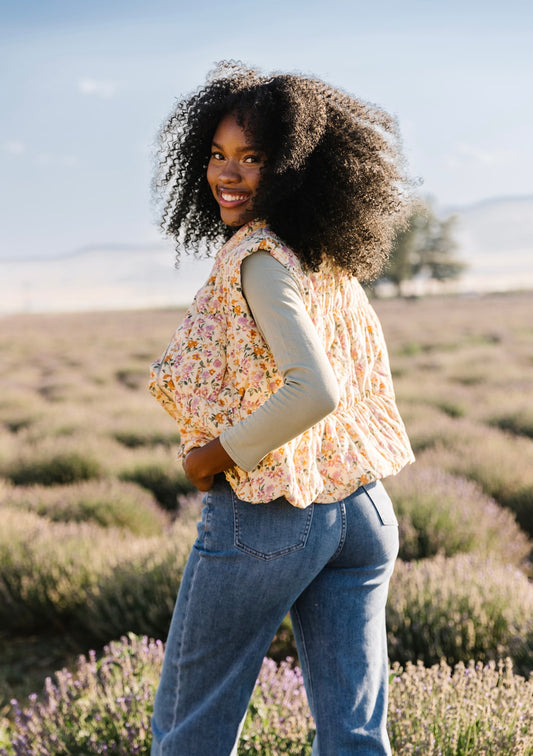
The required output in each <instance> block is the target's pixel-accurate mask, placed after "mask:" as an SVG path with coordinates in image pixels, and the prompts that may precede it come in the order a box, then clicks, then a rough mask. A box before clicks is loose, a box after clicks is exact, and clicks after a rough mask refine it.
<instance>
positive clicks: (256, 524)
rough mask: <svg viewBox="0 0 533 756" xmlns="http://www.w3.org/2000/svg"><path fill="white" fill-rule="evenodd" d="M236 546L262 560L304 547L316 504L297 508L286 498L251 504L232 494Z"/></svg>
mask: <svg viewBox="0 0 533 756" xmlns="http://www.w3.org/2000/svg"><path fill="white" fill-rule="evenodd" d="M233 518H234V536H235V546H236V547H237V548H238V549H240V550H241V551H245V552H247V553H248V554H252V555H253V556H256V557H259V558H260V559H267V560H268V559H275V558H276V557H280V556H284V555H285V554H290V553H291V552H293V551H298V550H299V549H303V548H304V546H305V544H306V542H307V538H308V535H309V530H310V528H311V521H312V519H313V505H312V504H311V506H309V507H307V509H298V508H297V507H294V506H292V504H289V502H288V501H287V500H286V499H284V498H280V499H275V500H274V501H270V502H268V503H267V504H250V503H249V502H246V501H241V499H238V498H237V497H236V496H235V495H234V496H233Z"/></svg>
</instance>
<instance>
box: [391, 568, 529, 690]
mask: <svg viewBox="0 0 533 756" xmlns="http://www.w3.org/2000/svg"><path fill="white" fill-rule="evenodd" d="M387 624H388V632H389V655H390V658H391V659H392V660H395V661H399V662H402V663H405V662H407V661H411V662H416V661H417V660H419V659H421V660H422V661H423V662H424V663H425V664H428V665H429V664H434V663H436V662H438V661H439V660H440V659H441V658H444V659H445V660H446V661H447V662H448V663H450V664H454V663H456V662H460V661H462V662H465V663H467V662H468V661H469V660H470V659H472V658H474V659H478V660H480V661H483V662H485V661H488V660H491V659H495V658H498V657H502V656H509V657H510V658H511V659H512V660H513V663H514V666H515V668H517V670H518V671H519V672H521V673H523V674H526V675H527V674H529V671H530V670H531V669H533V585H532V584H531V582H529V581H528V579H527V577H526V576H525V575H524V574H523V573H522V572H520V571H519V570H517V569H516V568H514V567H511V566H509V565H502V564H501V563H499V562H496V561H490V560H485V559H482V558H479V557H475V556H473V555H465V554H458V555H456V556H455V557H449V558H445V557H442V556H437V557H435V558H433V559H424V560H422V561H420V562H401V561H399V562H398V563H397V565H396V569H395V572H394V574H393V577H392V580H391V587H390V592H389V601H388V605H387Z"/></svg>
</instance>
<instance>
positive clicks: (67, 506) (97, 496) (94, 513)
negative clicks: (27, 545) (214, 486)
mask: <svg viewBox="0 0 533 756" xmlns="http://www.w3.org/2000/svg"><path fill="white" fill-rule="evenodd" d="M2 501H3V503H4V504H7V505H9V506H11V507H13V508H17V509H18V510H19V511H20V510H23V511H28V512H35V513H36V514H38V515H41V516H45V517H47V518H48V519H49V520H51V521H52V522H93V523H96V524H97V525H101V526H103V527H121V528H126V529H127V530H129V531H130V532H131V533H135V534H136V535H144V536H151V535H160V534H161V533H162V532H163V528H164V527H165V526H166V525H168V517H167V516H166V515H165V513H164V512H163V511H162V510H161V508H160V507H159V506H158V505H157V503H156V501H155V499H154V497H153V496H152V495H151V494H150V493H149V492H148V491H146V490H145V489H143V488H141V487H140V486H136V485H135V484H133V483H122V482H120V481H117V480H93V481H85V482H83V483H74V484H71V485H67V486H12V487H11V488H10V489H9V490H7V489H6V491H5V492H4V494H3V497H2Z"/></svg>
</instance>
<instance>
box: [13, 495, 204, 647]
mask: <svg viewBox="0 0 533 756" xmlns="http://www.w3.org/2000/svg"><path fill="white" fill-rule="evenodd" d="M1 515H2V525H3V527H2V529H1V532H0V626H1V627H2V629H3V630H4V631H5V632H7V633H27V634H29V633H35V632H50V631H53V630H55V631H65V630H68V631H69V632H73V633H76V634H78V635H79V636H80V637H84V638H86V639H87V640H90V641H92V642H103V641H105V640H106V639H107V638H109V637H110V636H112V635H113V634H116V635H119V634H120V633H123V632H126V631H128V630H131V629H139V632H145V631H147V630H149V631H150V632H154V633H155V632H156V631H157V633H158V634H161V635H164V634H165V633H166V630H167V628H168V624H169V621H170V615H171V612H172V607H173V604H174V601H175V598H176V592H177V588H178V585H179V581H180V577H181V572H182V570H183V566H184V564H185V560H186V557H187V553H188V550H189V548H190V545H191V543H192V541H193V540H194V524H193V517H192V516H190V517H184V518H182V519H180V521H178V522H176V523H175V524H174V525H173V526H172V528H171V529H170V530H169V531H168V532H167V533H166V534H165V535H164V536H160V537H151V538H141V537H135V536H133V535H131V534H127V532H126V531H124V530H117V529H112V528H101V527H98V526H96V525H91V524H87V523H81V524H79V523H50V522H49V521H47V520H46V519H45V518H42V517H39V516H38V515H36V514H34V513H30V512H17V511H15V510H13V509H11V508H10V507H3V508H2V510H1Z"/></svg>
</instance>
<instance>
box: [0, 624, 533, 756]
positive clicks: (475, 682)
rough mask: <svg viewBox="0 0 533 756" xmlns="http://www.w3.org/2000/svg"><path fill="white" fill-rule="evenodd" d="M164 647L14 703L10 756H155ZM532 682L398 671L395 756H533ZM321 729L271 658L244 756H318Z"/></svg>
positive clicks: (477, 673)
mask: <svg viewBox="0 0 533 756" xmlns="http://www.w3.org/2000/svg"><path fill="white" fill-rule="evenodd" d="M162 660H163V645H162V644H161V643H160V642H154V641H152V640H148V639H147V638H137V637H135V636H134V635H132V634H129V638H128V639H126V638H122V639H121V641H120V642H113V643H110V644H109V646H106V648H105V649H104V653H103V655H102V657H101V658H100V659H97V657H96V655H95V654H94V652H90V653H89V655H88V657H84V656H82V657H80V659H79V661H78V665H77V669H76V670H75V671H74V673H73V674H71V673H70V672H68V671H67V670H66V669H65V670H62V671H61V672H57V673H56V675H55V678H54V679H53V680H52V679H50V678H48V679H47V681H46V686H45V690H44V692H43V694H42V696H40V697H39V696H38V695H35V694H34V695H32V696H30V698H29V700H28V702H27V704H23V705H20V704H19V703H17V702H14V712H13V713H14V721H13V722H12V723H6V725H5V726H4V733H3V737H2V734H1V733H0V747H1V744H2V742H3V743H4V744H5V746H4V748H2V749H1V750H0V753H1V754H2V756H35V754H53V755H54V756H91V754H101V753H108V754H109V755H110V756H129V755H130V754H136V755H137V756H148V754H149V752H150V745H151V732H150V717H151V713H152V702H153V697H154V692H155V688H156V685H157V681H158V679H159V675H160V670H161V664H162ZM532 705H533V681H529V682H526V681H525V680H523V678H521V677H518V676H516V675H514V674H513V671H512V665H511V663H510V662H509V661H508V662H505V663H503V662H500V663H499V664H498V665H496V664H494V663H490V664H489V665H487V666H485V667H484V666H483V665H481V664H475V663H474V662H470V663H469V664H468V666H465V665H463V664H458V665H457V666H456V667H455V669H454V670H452V669H451V668H450V667H449V666H447V665H446V664H445V663H444V662H443V663H441V664H440V665H439V666H434V667H432V668H431V669H426V668H425V667H423V666H422V665H420V664H418V665H416V666H415V665H411V664H407V665H406V668H405V670H402V669H401V668H400V667H399V666H398V665H396V666H395V667H394V668H393V671H392V675H391V684H390V694H389V732H390V736H391V743H392V749H393V754H394V756H415V754H423V755H424V756H426V754H427V755H428V756H429V755H430V754H434V755H435V756H436V755H437V754H439V755H440V756H459V755H460V756H481V754H487V756H488V755H489V754H492V755H493V756H526V755H527V754H531V753H532V751H533V723H532V720H531V716H530V715H531V707H532ZM313 735H314V723H313V720H312V718H311V715H310V713H309V708H308V705H307V699H306V695H305V691H304V688H303V684H302V675H301V672H300V670H299V669H298V668H294V667H292V666H291V665H290V663H288V662H283V663H282V664H280V665H279V667H278V666H276V664H275V663H274V662H273V661H272V660H268V659H266V660H265V662H264V664H263V666H262V668H261V671H260V674H259V678H258V681H257V685H256V686H255V689H254V692H253V695H252V700H251V702H250V707H249V710H248V714H247V717H246V721H245V724H244V729H243V732H242V736H241V740H240V742H239V749H238V752H239V755H240V756H247V755H248V754H259V756H278V755H279V756H281V754H298V755H299V756H310V753H311V741H312V738H313Z"/></svg>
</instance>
